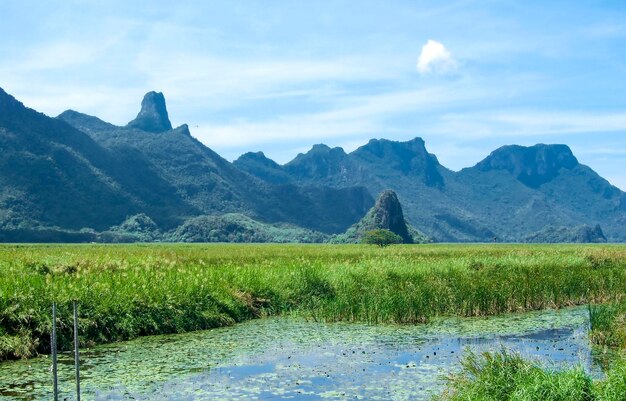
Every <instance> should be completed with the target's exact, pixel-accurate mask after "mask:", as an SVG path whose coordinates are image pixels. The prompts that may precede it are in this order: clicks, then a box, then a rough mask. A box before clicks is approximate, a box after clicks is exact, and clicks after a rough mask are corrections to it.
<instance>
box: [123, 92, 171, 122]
mask: <svg viewBox="0 0 626 401" xmlns="http://www.w3.org/2000/svg"><path fill="white" fill-rule="evenodd" d="M128 127H131V128H138V129H140V130H143V131H148V132H165V131H169V130H171V129H172V124H171V123H170V119H169V116H168V114H167V107H166V106H165V97H164V96H163V93H161V92H148V93H146V95H145V96H144V97H143V100H142V102H141V111H140V112H139V114H137V118H135V119H134V120H133V121H131V122H129V123H128Z"/></svg>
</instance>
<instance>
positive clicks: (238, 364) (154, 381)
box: [0, 307, 601, 401]
mask: <svg viewBox="0 0 626 401" xmlns="http://www.w3.org/2000/svg"><path fill="white" fill-rule="evenodd" d="M588 329H589V317H588V312H587V309H586V308H584V307H578V308H569V309H563V310H559V311H543V312H533V313H524V314H512V315H506V316H497V317H490V318H451V319H438V320H436V321H433V322H432V323H430V324H426V325H410V326H405V325H376V326H372V325H365V324H354V323H317V322H310V321H305V320H302V319H298V318H293V317H277V318H266V319H259V320H254V321H249V322H246V323H242V324H238V325H235V326H233V327H226V328H220V329H214V330H208V331H202V332H194V333H188V334H179V335H168V336H153V337H145V338H140V339H137V340H133V341H128V342H124V343H117V344H112V345H105V346H98V347H94V348H91V349H88V350H84V351H83V352H82V354H81V358H82V360H81V367H82V372H81V373H82V381H81V386H82V390H83V397H82V399H84V400H151V401H152V400H176V401H178V400H180V401H183V400H185V401H186V400H244V399H248V400H253V399H255V400H256V399H261V400H282V399H297V400H357V399H358V400H390V399H393V400H427V399H429V397H430V395H431V394H433V393H438V392H440V391H441V390H442V388H443V386H444V384H445V376H446V375H447V374H449V373H451V372H454V371H457V370H458V368H459V359H460V358H461V357H462V355H463V353H464V352H465V351H466V350H468V349H469V350H473V351H475V352H482V351H488V350H491V351H497V350H499V349H500V348H501V347H505V348H507V349H512V350H516V351H519V352H520V353H522V354H523V355H524V356H527V357H530V358H534V359H537V360H540V361H542V362H543V363H545V364H546V365H547V366H549V367H553V368H561V367H564V366H572V365H577V366H583V367H584V368H585V369H586V370H587V371H588V372H590V373H592V374H593V375H594V376H600V375H601V371H600V369H599V367H597V366H596V365H594V363H593V358H592V352H591V346H590V343H589V340H588ZM60 362H61V366H60V374H59V381H60V389H61V397H60V399H61V400H73V399H74V398H75V396H74V394H73V392H74V381H73V374H74V373H73V359H72V356H71V355H69V354H63V355H61V356H60ZM51 387H52V386H51V373H50V359H49V358H47V357H40V358H35V359H32V360H27V361H15V362H6V363H2V364H0V400H16V401H26V400H28V401H35V400H36V401H39V400H42V401H43V400H46V401H48V400H50V399H52V396H51V394H52V391H51Z"/></svg>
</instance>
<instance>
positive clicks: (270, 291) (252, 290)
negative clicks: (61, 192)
mask: <svg viewBox="0 0 626 401" xmlns="http://www.w3.org/2000/svg"><path fill="white" fill-rule="evenodd" d="M625 267H626V251H625V249H624V247H620V246H539V245H532V246H531V245H423V246H403V245H402V246H394V247H387V248H378V247H370V246H363V245H353V246H345V245H344V246H334V245H321V246H320V245H234V244H214V245H165V244H163V245H158V244H157V245H73V246H71V245H59V246H53V245H38V246H37V245H30V246H23V245H14V246H9V245H5V246H1V247H0V358H2V359H3V358H15V357H29V356H32V355H33V354H34V353H35V352H46V351H47V350H48V347H49V340H48V339H49V333H50V317H49V315H50V305H51V303H52V301H53V300H56V301H58V302H59V305H60V316H63V317H62V320H61V328H60V340H61V346H62V348H68V346H69V344H70V341H71V339H70V337H71V336H70V329H69V327H70V322H69V320H68V318H69V316H70V313H69V308H70V302H71V300H72V299H77V300H79V302H80V305H81V306H80V324H81V332H82V333H83V335H82V338H81V341H83V342H84V343H85V344H86V345H90V344H96V343H104V342H111V341H118V340H124V339H129V338H133V337H137V336H142V335H150V334H157V333H179V332H185V331H190V330H198V329H206V328H211V327H217V326H223V325H229V324H233V323H235V322H240V321H243V320H246V319H251V318H254V317H258V316H263V315H269V314H280V313H295V314H299V315H303V316H305V317H309V318H312V319H316V320H328V321H338V320H343V321H362V322H369V323H378V322H396V323H417V322H424V321H427V320H428V319H429V318H431V317H433V316H442V315H456V316H478V315H494V314H498V313H504V312H516V311H524V310H537V309H544V308H558V307H562V306H567V305H575V304H586V303H589V302H594V303H598V302H607V301H615V300H617V299H619V298H623V297H624V295H626V269H625Z"/></svg>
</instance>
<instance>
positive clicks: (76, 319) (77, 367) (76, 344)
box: [74, 301, 80, 401]
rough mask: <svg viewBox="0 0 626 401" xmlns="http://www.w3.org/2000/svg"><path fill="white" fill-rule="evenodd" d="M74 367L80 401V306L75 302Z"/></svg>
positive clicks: (77, 397) (77, 394)
mask: <svg viewBox="0 0 626 401" xmlns="http://www.w3.org/2000/svg"><path fill="white" fill-rule="evenodd" d="M74 367H75V368H76V401H80V366H79V360H78V304H77V303H76V301H74Z"/></svg>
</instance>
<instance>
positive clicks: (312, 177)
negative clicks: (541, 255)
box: [0, 89, 626, 242]
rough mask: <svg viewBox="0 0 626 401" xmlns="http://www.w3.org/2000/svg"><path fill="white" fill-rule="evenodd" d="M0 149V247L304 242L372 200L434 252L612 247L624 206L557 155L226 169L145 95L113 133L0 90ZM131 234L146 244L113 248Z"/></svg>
mask: <svg viewBox="0 0 626 401" xmlns="http://www.w3.org/2000/svg"><path fill="white" fill-rule="evenodd" d="M0 150H1V151H2V154H3V157H2V159H1V160H0V183H2V187H1V189H0V241H11V240H12V239H15V240H20V241H27V240H28V238H30V237H32V238H35V239H37V240H46V239H47V240H52V241H53V240H55V237H54V235H56V234H55V233H57V234H58V235H59V238H64V239H65V240H77V241H80V240H85V241H87V240H89V241H91V240H94V238H95V239H96V240H99V239H101V238H105V237H106V238H109V237H111V236H113V237H115V238H117V239H119V240H127V239H129V238H130V239H132V238H135V237H136V238H147V239H150V238H163V239H165V238H176V236H175V235H174V234H173V233H175V232H179V233H181V232H182V231H181V230H182V228H181V230H178V231H176V230H177V229H178V228H179V227H182V225H183V224H185V222H188V221H191V220H190V219H196V220H193V221H194V222H196V223H194V224H196V225H198V224H200V225H201V226H199V227H202V228H201V231H198V232H202V233H205V234H202V235H204V236H206V237H207V238H232V236H230V235H226V234H225V233H224V232H223V229H224V227H229V224H230V223H229V221H230V220H228V219H231V220H232V221H233V222H236V223H233V224H234V226H237V227H239V228H238V229H239V230H243V231H241V232H244V233H246V234H245V235H244V237H243V239H242V240H247V239H249V238H253V239H254V238H280V240H281V241H284V240H286V239H287V238H291V237H290V236H280V235H278V234H276V233H277V231H276V230H280V227H282V226H281V224H284V225H285V226H284V227H289V230H288V232H289V233H290V234H289V235H291V236H298V235H305V234H304V233H306V237H307V238H308V240H313V239H314V240H318V239H322V238H326V237H328V236H329V235H331V234H339V233H343V232H345V231H346V229H348V228H349V227H351V226H352V225H353V224H355V223H357V222H358V221H359V220H360V219H361V218H363V216H364V215H365V214H366V212H367V211H368V210H369V209H370V208H371V207H372V206H373V205H374V197H377V196H378V195H379V194H380V193H381V192H383V191H384V190H386V189H391V190H393V191H394V192H395V193H396V194H397V198H398V200H399V202H400V203H402V207H403V210H404V217H405V218H406V220H407V222H408V223H409V224H410V225H411V226H413V227H415V228H416V229H417V230H419V231H421V232H423V233H424V234H425V235H426V236H428V237H430V238H431V239H432V240H434V241H492V240H493V238H494V237H495V238H496V239H497V240H499V241H520V242H521V241H525V240H527V239H528V238H530V237H529V236H532V235H533V233H540V234H541V235H543V234H542V233H544V232H543V231H542V230H544V229H546V228H549V227H563V228H564V229H563V230H561V229H558V230H556V231H555V230H552V231H550V230H548V231H546V232H557V231H558V232H561V233H563V232H566V231H567V230H569V229H570V228H572V229H574V228H576V227H581V226H589V227H596V226H597V225H599V226H601V232H602V235H605V236H606V239H608V240H609V241H626V224H625V223H626V194H624V192H622V191H621V190H619V189H618V188H616V187H614V186H612V185H610V184H609V183H608V182H607V181H606V180H604V179H603V178H602V177H600V176H599V175H598V174H596V173H595V172H594V171H593V170H592V169H590V168H589V167H587V166H584V165H581V164H580V163H579V162H578V160H577V159H576V157H575V156H574V155H573V154H572V152H571V150H570V149H569V148H568V147H567V146H566V145H544V144H538V145H535V146H531V147H523V146H517V145H511V146H505V147H502V148H500V149H497V150H495V151H494V152H492V153H491V154H490V155H489V156H487V157H486V158H485V159H484V160H483V161H481V162H479V163H478V164H476V165H475V166H473V167H469V168H466V169H463V170H461V171H459V172H453V171H451V170H449V169H447V168H445V167H444V166H442V165H441V164H440V163H439V161H438V159H437V157H436V156H435V155H433V154H431V153H429V152H428V151H427V149H426V145H425V143H424V141H423V140H422V139H421V138H414V139H412V140H410V141H406V142H399V141H390V140H386V139H372V140H370V141H369V142H368V143H367V144H365V145H363V146H361V147H359V148H358V149H356V150H355V151H353V152H350V153H346V152H345V151H344V150H343V149H341V148H330V147H328V146H326V145H324V144H318V145H315V146H313V147H312V149H311V150H310V151H308V152H306V153H302V154H299V155H297V156H296V157H295V158H294V159H293V160H292V161H290V162H288V163H286V164H284V165H280V164H278V163H276V162H274V161H273V160H271V159H269V158H267V157H266V156H265V155H264V154H263V153H262V152H256V153H252V152H249V153H246V154H244V155H242V156H241V157H240V158H238V159H237V160H235V161H234V162H233V163H230V162H228V161H227V160H225V159H223V158H222V157H220V156H219V155H218V154H217V153H215V152H214V151H212V150H211V149H210V148H208V147H207V146H205V145H204V144H202V143H201V142H199V141H198V140H197V139H195V138H194V137H193V136H192V134H191V132H190V131H189V127H188V126H187V125H182V126H180V127H177V128H172V125H171V123H170V120H169V115H168V113H167V107H166V103H165V97H164V96H163V94H162V93H158V92H149V93H147V94H146V95H145V96H144V99H143V100H142V103H141V111H140V112H139V113H138V115H137V117H136V118H135V119H134V120H133V121H131V122H129V123H128V125H127V126H124V127H120V126H116V125H113V124H110V123H107V122H105V121H102V120H100V119H98V118H97V117H93V116H89V115H86V114H82V113H79V112H76V111H72V110H68V111H65V112H63V113H61V114H60V115H59V116H58V117H57V118H50V117H47V116H45V115H43V114H41V113H38V112H36V111H34V110H31V109H28V108H26V107H25V106H24V105H22V104H21V103H20V102H18V101H17V100H15V99H14V98H13V97H12V96H10V95H8V94H7V93H6V92H4V91H3V90H1V89H0ZM227 214H228V216H230V217H228V218H226V220H224V219H221V220H220V219H216V218H214V217H211V218H201V217H202V216H223V215H227ZM133 216H141V217H140V218H139V217H136V218H134V220H133ZM129 219H130V220H129ZM246 219H253V220H252V221H248V220H246ZM255 221H257V222H258V223H259V224H257V223H256V222H255ZM139 222H142V224H144V225H145V224H147V223H146V222H153V223H154V225H155V227H154V230H152V231H153V232H154V233H158V235H157V234H154V235H153V234H152V231H151V233H150V235H148V234H146V233H144V232H141V231H140V232H139V233H138V234H137V233H135V234H133V233H130V234H129V235H130V236H129V237H123V238H122V237H119V235H121V234H119V233H120V232H121V231H123V230H132V229H133V227H140V226H142V225H141V224H139ZM207 224H208V225H209V226H207ZM210 224H216V225H219V230H222V231H220V232H221V233H222V234H219V235H218V234H215V235H213V234H211V229H210ZM147 226H151V225H150V224H148V225H147ZM234 226H233V227H234ZM185 227H188V229H187V230H192V229H195V228H193V227H195V226H193V225H189V224H188V225H186V226H185ZM277 227H278V228H277ZM296 227H301V228H303V229H304V231H302V230H298V229H296ZM216 229H217V228H216ZM207 230H208V231H207ZM250 230H253V231H254V230H262V231H263V234H262V235H261V234H258V235H257V234H254V235H253V234H250V233H249V231H250ZM286 230H287V228H286ZM94 231H95V232H102V233H104V232H108V233H110V234H106V235H105V236H101V235H99V234H97V233H96V234H94ZM185 232H190V231H185ZM259 232H260V231H259ZM168 233H172V234H168ZM268 233H271V234H268ZM315 233H320V235H317V234H315ZM133 235H135V237H133ZM181 235H182V234H181ZM194 235H195V237H193V238H203V237H202V235H200V234H194ZM198 235H200V236H198ZM541 235H539V237H533V238H541ZM594 235H595V234H594ZM29 236H30V237H29ZM116 236H117V237H116ZM565 237H567V236H565ZM596 237H597V236H596ZM68 238H69V239H68ZM186 238H187V237H186ZM189 238H191V237H189ZM237 238H240V237H237ZM568 238H569V237H568ZM577 238H578V237H577ZM581 238H586V237H585V236H584V235H583V236H582V237H581ZM294 240H297V238H294Z"/></svg>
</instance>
